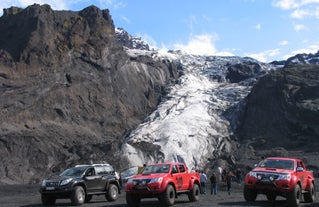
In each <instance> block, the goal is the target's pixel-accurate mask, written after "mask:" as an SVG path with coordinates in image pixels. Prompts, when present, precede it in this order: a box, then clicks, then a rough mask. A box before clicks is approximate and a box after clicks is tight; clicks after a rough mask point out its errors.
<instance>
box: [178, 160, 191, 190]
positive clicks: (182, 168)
mask: <svg viewBox="0 0 319 207" xmlns="http://www.w3.org/2000/svg"><path fill="white" fill-rule="evenodd" d="M178 169H179V173H180V176H181V182H182V190H187V189H188V187H189V174H188V172H187V170H186V169H185V165H183V164H179V165H178Z"/></svg>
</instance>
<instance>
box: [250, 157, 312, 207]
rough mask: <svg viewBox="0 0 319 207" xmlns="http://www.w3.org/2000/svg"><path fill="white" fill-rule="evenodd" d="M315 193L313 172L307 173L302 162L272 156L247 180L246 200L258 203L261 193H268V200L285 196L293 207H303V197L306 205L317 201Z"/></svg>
mask: <svg viewBox="0 0 319 207" xmlns="http://www.w3.org/2000/svg"><path fill="white" fill-rule="evenodd" d="M315 193H316V190H315V182H314V176H313V172H312V171H307V169H306V166H305V164H304V163H303V162H302V160H300V159H295V158H283V157H269V158H266V159H264V160H262V161H261V162H260V163H259V164H258V165H257V166H256V168H254V169H253V170H252V171H250V172H249V173H248V174H247V175H246V177H245V186H244V198H245V200H246V201H255V200H256V197H257V194H265V195H266V197H267V199H268V200H275V199H276V196H282V197H285V198H287V202H288V206H289V207H294V206H298V205H299V203H300V200H301V199H302V195H303V198H304V201H305V202H309V203H312V202H314V200H315Z"/></svg>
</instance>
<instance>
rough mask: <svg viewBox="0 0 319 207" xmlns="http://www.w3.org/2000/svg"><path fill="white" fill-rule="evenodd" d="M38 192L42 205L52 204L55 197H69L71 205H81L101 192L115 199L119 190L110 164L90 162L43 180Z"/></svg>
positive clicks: (109, 198) (116, 178)
mask: <svg viewBox="0 0 319 207" xmlns="http://www.w3.org/2000/svg"><path fill="white" fill-rule="evenodd" d="M40 193H41V199H42V203H43V204H44V205H54V204H55V201H56V199H57V198H70V199H71V202H72V204H73V205H82V204H83V203H84V202H89V201H90V200H91V199H92V196H93V195H101V194H104V195H105V197H106V199H107V200H108V201H115V200H116V199H117V198H118V196H119V194H120V193H121V192H120V181H119V177H118V176H117V174H116V172H115V170H114V168H113V167H112V166H111V165H109V164H92V165H77V166H75V167H72V168H69V169H66V170H65V171H64V172H62V173H61V174H60V175H59V176H58V177H55V178H50V179H46V180H43V181H42V184H41V188H40Z"/></svg>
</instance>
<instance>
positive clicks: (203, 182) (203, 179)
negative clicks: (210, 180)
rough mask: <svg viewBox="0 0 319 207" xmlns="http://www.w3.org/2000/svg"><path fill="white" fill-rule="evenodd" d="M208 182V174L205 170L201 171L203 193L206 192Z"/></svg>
mask: <svg viewBox="0 0 319 207" xmlns="http://www.w3.org/2000/svg"><path fill="white" fill-rule="evenodd" d="M206 182H207V176H206V174H205V173H204V171H201V172H200V187H201V193H202V194H205V193H206Z"/></svg>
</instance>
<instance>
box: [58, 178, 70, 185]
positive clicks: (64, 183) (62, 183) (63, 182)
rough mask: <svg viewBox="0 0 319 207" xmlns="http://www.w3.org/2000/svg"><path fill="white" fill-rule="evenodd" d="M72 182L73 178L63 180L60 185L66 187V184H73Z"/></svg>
mask: <svg viewBox="0 0 319 207" xmlns="http://www.w3.org/2000/svg"><path fill="white" fill-rule="evenodd" d="M71 180H72V178H68V179H66V180H63V181H62V182H61V184H60V185H66V184H68V183H69V182H71Z"/></svg>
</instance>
